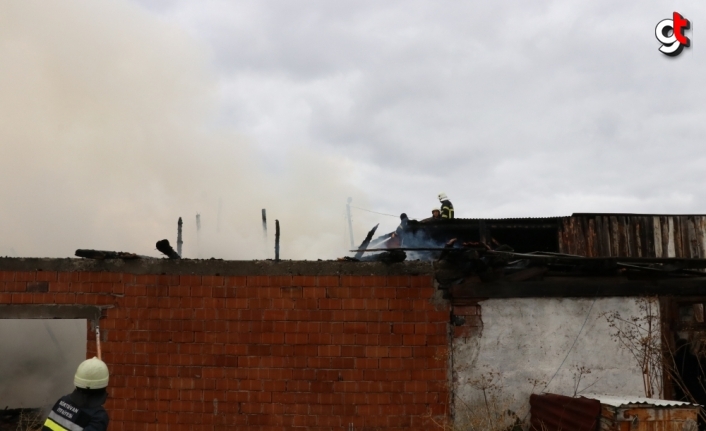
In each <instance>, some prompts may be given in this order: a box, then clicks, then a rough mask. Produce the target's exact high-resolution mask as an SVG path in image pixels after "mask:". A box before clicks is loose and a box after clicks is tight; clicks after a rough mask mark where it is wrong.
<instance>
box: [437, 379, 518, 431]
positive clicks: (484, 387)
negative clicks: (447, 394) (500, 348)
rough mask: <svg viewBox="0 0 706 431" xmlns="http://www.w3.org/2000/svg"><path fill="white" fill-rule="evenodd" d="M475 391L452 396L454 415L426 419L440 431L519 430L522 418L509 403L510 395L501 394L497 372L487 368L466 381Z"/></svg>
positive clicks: (510, 402)
mask: <svg viewBox="0 0 706 431" xmlns="http://www.w3.org/2000/svg"><path fill="white" fill-rule="evenodd" d="M468 383H469V384H470V385H471V386H472V387H473V388H475V389H477V391H478V393H477V395H476V396H475V397H473V398H471V399H468V400H464V399H462V398H461V397H459V396H458V395H456V396H455V397H454V398H456V401H457V402H456V409H455V414H454V416H455V419H453V420H452V419H445V420H438V419H437V418H433V417H430V418H429V419H430V420H431V422H433V423H434V424H435V425H436V426H437V427H438V428H439V429H441V430H443V431H522V429H523V428H522V421H521V420H520V418H518V417H517V415H516V414H515V412H513V411H512V410H511V409H510V407H511V406H512V402H513V399H512V397H509V396H507V395H504V394H503V391H502V389H503V388H502V386H501V385H500V383H499V374H498V373H496V372H492V371H490V372H487V373H485V374H483V375H481V376H480V377H479V378H477V379H475V380H469V382H468Z"/></svg>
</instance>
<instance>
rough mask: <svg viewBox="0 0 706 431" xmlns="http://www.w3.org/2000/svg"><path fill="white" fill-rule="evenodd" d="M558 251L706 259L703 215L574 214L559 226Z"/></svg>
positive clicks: (605, 255)
mask: <svg viewBox="0 0 706 431" xmlns="http://www.w3.org/2000/svg"><path fill="white" fill-rule="evenodd" d="M559 251H560V252H561V253H567V254H575V255H579V256H588V257H681V258H702V259H703V258H706V216H704V215H650V214H573V215H572V216H571V217H564V218H563V219H562V220H561V222H560V223H559Z"/></svg>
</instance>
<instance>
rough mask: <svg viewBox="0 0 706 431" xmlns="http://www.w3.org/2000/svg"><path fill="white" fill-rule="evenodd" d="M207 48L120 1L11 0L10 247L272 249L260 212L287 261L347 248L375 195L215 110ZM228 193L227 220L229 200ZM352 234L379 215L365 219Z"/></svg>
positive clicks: (240, 255)
mask: <svg viewBox="0 0 706 431" xmlns="http://www.w3.org/2000/svg"><path fill="white" fill-rule="evenodd" d="M219 91H220V88H219V84H218V79H217V76H216V72H215V67H214V66H213V65H212V58H211V56H210V53H209V49H208V46H207V45H206V44H205V43H202V42H201V41H199V40H197V39H195V38H193V37H192V36H191V35H189V34H188V33H187V32H186V31H184V30H182V29H180V28H178V27H175V26H172V25H169V24H167V23H165V22H163V21H160V20H159V19H158V18H156V17H155V16H153V15H151V14H150V13H148V12H147V11H145V10H143V9H141V8H140V7H139V6H137V5H134V4H130V3H126V2H118V1H110V0H102V1H92V0H67V1H63V2H40V1H35V0H6V1H3V2H2V3H0V183H1V184H2V187H0V201H1V202H2V203H3V204H2V206H0V255H12V254H14V255H17V256H43V257H65V256H71V255H73V252H74V251H75V249H77V248H95V249H107V250H119V251H131V252H135V253H140V254H145V255H151V256H159V253H158V252H157V251H156V250H155V247H154V244H155V242H156V241H157V240H160V239H163V238H167V239H169V240H170V242H171V243H172V244H173V245H174V246H175V248H176V245H175V243H176V226H177V218H178V217H179V216H181V217H183V219H184V241H185V243H184V256H185V257H197V252H198V251H197V249H196V226H195V215H196V213H197V212H200V213H201V220H202V238H201V250H200V255H201V256H202V257H205V258H208V257H217V258H224V259H256V258H257V259H259V258H263V257H265V252H264V250H265V246H264V245H263V241H262V231H261V221H260V210H261V209H262V208H266V209H267V213H268V221H269V244H268V245H267V248H266V249H267V250H268V252H267V253H268V256H267V257H272V254H273V251H272V249H273V238H274V220H275V219H279V220H280V223H281V225H282V246H281V249H282V252H281V257H282V258H283V259H305V258H308V259H312V258H331V257H335V256H340V255H343V254H344V251H345V250H346V249H347V248H348V245H347V239H345V236H344V235H345V232H346V224H345V219H344V213H345V200H346V198H347V197H348V196H352V197H353V199H354V201H355V202H356V203H357V204H358V205H363V206H364V205H365V196H363V195H362V193H361V192H360V191H359V190H356V189H355V188H354V187H353V186H351V185H350V183H349V181H348V176H349V175H350V173H351V172H352V170H351V169H350V168H349V166H347V163H346V161H345V160H341V159H335V158H331V157H327V156H324V155H321V154H317V153H314V152H313V151H310V150H308V149H307V148H306V147H303V148H300V149H298V150H297V151H296V152H294V153H292V154H289V158H288V160H289V162H288V163H287V164H286V166H275V165H271V164H268V160H262V157H260V156H258V153H257V151H256V148H257V145H258V143H257V142H251V141H250V140H249V139H248V137H247V136H242V135H239V134H238V131H237V130H232V129H229V127H228V126H227V125H223V124H220V123H219V121H218V109H219ZM219 199H220V200H221V201H222V213H221V216H220V218H221V226H220V229H219V230H218V229H217V226H216V224H217V217H218V206H219V204H218V202H219ZM356 215H357V220H356V225H355V226H356V232H355V236H356V237H357V238H356V241H359V239H362V238H363V236H364V235H365V232H366V231H367V229H368V228H369V227H371V226H372V225H373V224H374V223H373V222H372V221H368V220H367V219H366V218H365V215H364V214H360V213H358V214H356Z"/></svg>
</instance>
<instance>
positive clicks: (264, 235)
mask: <svg viewBox="0 0 706 431" xmlns="http://www.w3.org/2000/svg"><path fill="white" fill-rule="evenodd" d="M262 245H263V249H264V250H265V259H267V256H268V255H269V253H268V252H267V211H266V210H265V208H263V209H262Z"/></svg>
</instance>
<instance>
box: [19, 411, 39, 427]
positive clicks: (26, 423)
mask: <svg viewBox="0 0 706 431" xmlns="http://www.w3.org/2000/svg"><path fill="white" fill-rule="evenodd" d="M42 425H44V415H43V414H42V411H41V410H40V409H37V410H23V411H22V412H21V413H20V417H19V420H18V421H17V428H16V430H17V431H39V430H41V429H42Z"/></svg>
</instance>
